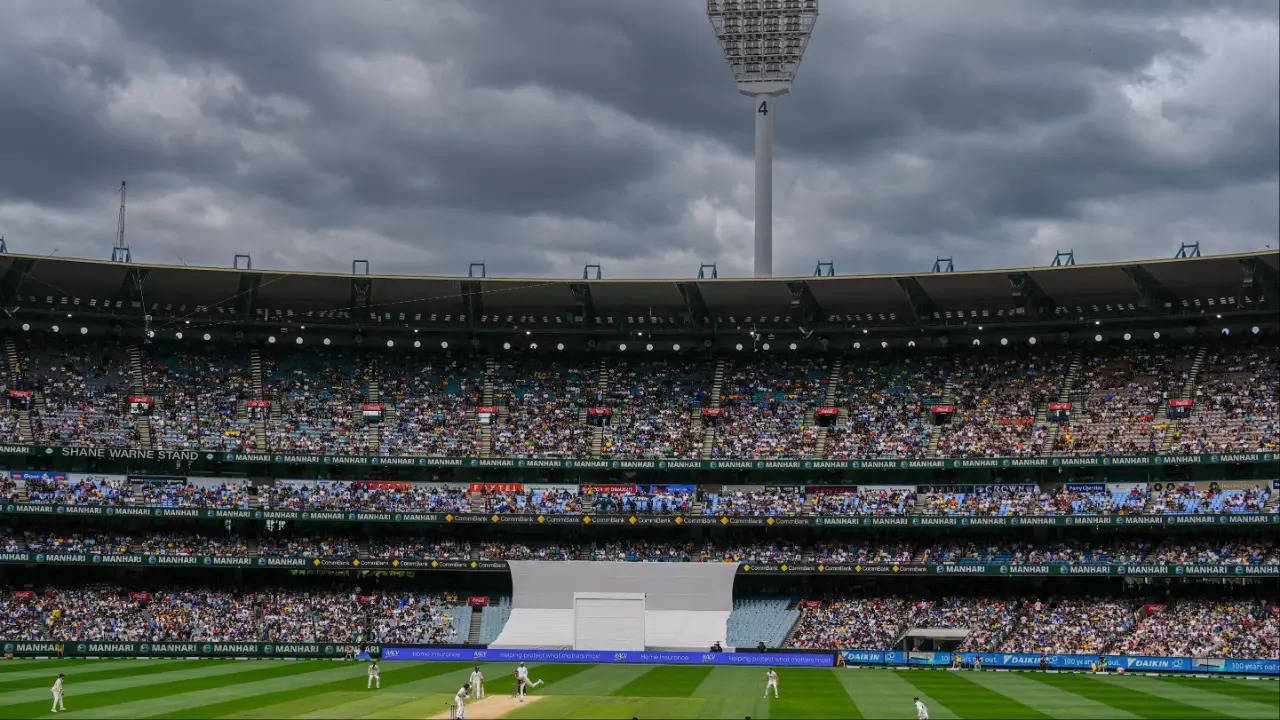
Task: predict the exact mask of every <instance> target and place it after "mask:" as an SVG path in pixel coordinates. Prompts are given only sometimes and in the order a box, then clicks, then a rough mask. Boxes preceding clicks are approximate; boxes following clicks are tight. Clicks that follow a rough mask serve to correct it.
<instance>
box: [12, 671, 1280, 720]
mask: <svg viewBox="0 0 1280 720" xmlns="http://www.w3.org/2000/svg"><path fill="white" fill-rule="evenodd" d="M470 668H471V666H470V665H466V664H461V663H411V662H388V663H385V664H383V666H382V689H381V690H366V689H365V683H366V680H365V665H364V663H352V662H335V661H332V660H295V661H289V660H10V661H6V662H3V663H0V718H34V717H45V716H50V713H49V709H50V704H51V699H52V698H51V695H50V692H49V687H50V686H51V685H52V684H53V678H54V677H55V676H56V675H57V674H58V673H59V672H65V673H66V674H67V679H66V705H67V712H66V713H58V714H57V715H56V716H55V717H66V718H129V719H130V720H132V719H135V718H338V717H344V718H345V717H350V718H429V717H433V716H437V715H439V714H440V713H441V712H443V711H445V710H446V709H447V707H448V704H449V701H450V699H451V698H452V697H453V693H454V692H456V691H457V689H458V687H459V686H460V685H461V684H462V683H463V682H465V681H466V679H467V674H468V672H469V670H470ZM481 668H482V669H483V671H484V673H485V676H486V677H487V678H489V680H488V682H487V690H488V693H489V694H490V695H503V694H506V695H509V694H510V693H511V686H512V680H511V677H510V673H511V671H512V670H513V668H512V666H511V665H510V664H502V665H482V666H481ZM530 675H531V676H532V677H533V678H535V679H538V678H541V679H543V680H544V681H545V684H544V685H543V686H541V687H539V688H537V689H536V690H535V691H534V694H537V695H539V696H541V699H539V700H538V701H537V702H534V703H527V704H525V705H522V706H520V705H518V706H516V708H515V709H514V710H512V711H510V712H508V713H507V714H505V715H503V717H509V718H515V719H518V718H597V717H598V718H630V717H639V718H684V717H698V718H743V717H746V716H750V717H752V718H810V717H812V718H914V717H915V710H914V707H913V705H912V702H911V699H912V698H913V697H915V696H917V695H918V696H920V698H921V699H923V700H924V702H925V703H926V704H927V705H928V706H929V714H930V717H931V718H978V717H981V718H1276V717H1280V683H1278V682H1276V681H1275V680H1245V679H1237V678H1221V677H1212V678H1192V677H1146V676H1127V677H1118V676H1095V675H1084V674H1041V673H1035V672H972V671H965V672H952V671H947V670H904V671H896V670H886V669H847V668H830V669H807V668H806V669H800V668H795V669H793V668H781V669H779V670H778V677H779V685H780V686H781V694H782V697H781V698H780V699H778V700H773V699H768V700H765V699H763V698H761V692H762V691H763V689H764V670H763V668H747V667H701V666H699V667H668V666H645V665H549V664H547V665H530ZM472 707H478V706H475V705H472ZM478 714H480V713H479V712H477V713H469V717H475V716H476V715H478Z"/></svg>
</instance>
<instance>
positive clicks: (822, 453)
mask: <svg viewBox="0 0 1280 720" xmlns="http://www.w3.org/2000/svg"><path fill="white" fill-rule="evenodd" d="M843 370H844V358H840V357H837V358H836V359H835V361H834V362H832V363H831V368H830V371H829V372H828V373H827V388H826V391H825V392H823V394H822V406H823V407H835V404H836V390H837V388H838V387H839V386H840V373H841V372H842V371H843ZM813 413H814V410H813V409H810V410H809V415H810V416H811V417H810V418H809V422H814V421H815V420H816V418H815V417H812V416H813ZM839 413H840V414H838V415H836V416H835V419H833V420H832V421H831V422H832V424H835V423H838V422H840V415H842V414H844V411H843V410H839ZM830 431H831V428H829V427H824V426H819V427H818V437H817V438H816V439H815V440H814V443H813V452H812V454H811V457H814V458H824V457H826V456H827V434H828V433H829V432H830Z"/></svg>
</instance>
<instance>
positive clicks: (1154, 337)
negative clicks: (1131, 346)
mask: <svg viewBox="0 0 1280 720" xmlns="http://www.w3.org/2000/svg"><path fill="white" fill-rule="evenodd" d="M1151 339H1152V340H1159V339H1160V331H1159V330H1156V331H1155V332H1153V333H1151Z"/></svg>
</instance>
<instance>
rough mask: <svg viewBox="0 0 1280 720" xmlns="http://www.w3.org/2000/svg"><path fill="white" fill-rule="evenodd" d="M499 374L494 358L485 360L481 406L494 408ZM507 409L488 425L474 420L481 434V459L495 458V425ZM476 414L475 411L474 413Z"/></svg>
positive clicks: (500, 411)
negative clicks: (494, 390) (494, 396)
mask: <svg viewBox="0 0 1280 720" xmlns="http://www.w3.org/2000/svg"><path fill="white" fill-rule="evenodd" d="M497 372H498V361H497V360H494V359H493V358H491V357H489V358H485V359H484V387H483V389H482V390H481V394H480V404H481V405H483V406H485V407H493V394H494V393H493V376H494V375H495V374H497ZM504 412H506V410H505V409H500V410H498V417H493V418H489V424H488V425H481V424H480V418H478V417H476V418H474V420H475V423H476V427H477V428H478V429H479V433H480V457H493V423H495V422H497V421H498V419H499V418H501V417H502V414H503V413H504ZM473 414H474V411H473Z"/></svg>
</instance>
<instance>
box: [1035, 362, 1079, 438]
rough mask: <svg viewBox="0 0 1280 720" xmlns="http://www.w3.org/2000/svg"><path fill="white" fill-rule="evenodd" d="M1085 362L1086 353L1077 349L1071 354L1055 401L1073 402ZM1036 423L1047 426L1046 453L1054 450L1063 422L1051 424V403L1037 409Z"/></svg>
mask: <svg viewBox="0 0 1280 720" xmlns="http://www.w3.org/2000/svg"><path fill="white" fill-rule="evenodd" d="M1083 363H1084V353H1083V351H1081V350H1076V351H1075V353H1074V354H1072V356H1071V362H1070V363H1068V364H1067V374H1066V376H1064V377H1063V379H1062V385H1061V387H1059V388H1058V397H1057V398H1055V399H1054V400H1053V402H1071V395H1072V393H1073V392H1074V391H1075V387H1076V381H1077V380H1078V379H1079V378H1080V369H1081V367H1082V366H1083ZM1036 423H1037V424H1040V427H1043V428H1046V430H1045V437H1044V450H1043V452H1044V454H1050V453H1052V452H1053V446H1054V445H1055V444H1056V443H1057V442H1058V435H1060V434H1062V424H1061V423H1053V424H1052V425H1050V424H1049V405H1048V403H1046V404H1045V405H1044V407H1042V408H1040V409H1039V410H1037V411H1036Z"/></svg>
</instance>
